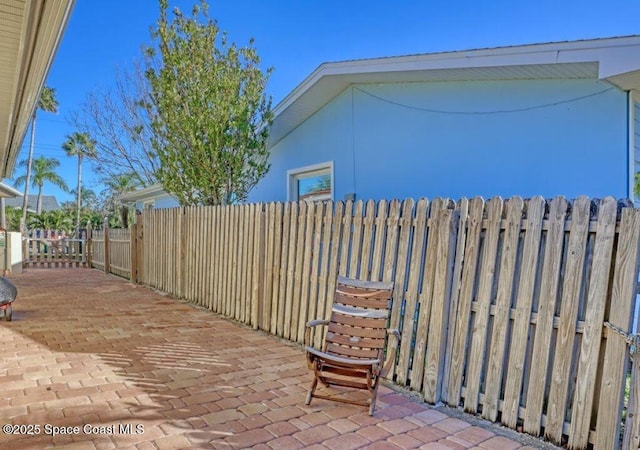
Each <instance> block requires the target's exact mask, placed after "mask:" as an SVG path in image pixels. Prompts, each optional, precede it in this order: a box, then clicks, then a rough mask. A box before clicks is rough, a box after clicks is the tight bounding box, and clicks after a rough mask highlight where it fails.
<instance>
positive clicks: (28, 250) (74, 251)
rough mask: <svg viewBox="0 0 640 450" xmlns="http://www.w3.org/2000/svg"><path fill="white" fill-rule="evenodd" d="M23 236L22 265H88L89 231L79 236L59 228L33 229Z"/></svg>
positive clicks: (71, 266)
mask: <svg viewBox="0 0 640 450" xmlns="http://www.w3.org/2000/svg"><path fill="white" fill-rule="evenodd" d="M25 233H26V234H25V235H24V236H23V239H24V246H23V253H24V254H23V257H22V266H23V267H24V268H26V269H28V268H43V269H55V268H74V267H88V263H89V245H90V244H89V243H88V239H87V232H86V231H85V230H81V231H80V234H79V235H78V236H76V235H73V234H72V235H69V234H67V233H65V232H63V231H58V230H43V229H32V230H27V231H26V232H25Z"/></svg>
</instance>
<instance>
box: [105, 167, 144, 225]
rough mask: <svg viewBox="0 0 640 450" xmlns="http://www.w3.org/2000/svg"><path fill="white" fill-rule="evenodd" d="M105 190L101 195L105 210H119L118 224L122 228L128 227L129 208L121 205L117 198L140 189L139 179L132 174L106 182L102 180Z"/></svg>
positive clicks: (123, 174)
mask: <svg viewBox="0 0 640 450" xmlns="http://www.w3.org/2000/svg"><path fill="white" fill-rule="evenodd" d="M104 184H105V185H106V189H105V190H104V191H102V195H103V196H104V197H105V198H106V203H107V205H106V206H107V209H108V210H111V211H114V212H115V210H117V209H119V210H120V221H121V222H120V224H121V226H122V228H128V227H129V208H128V207H127V205H125V204H122V203H121V202H120V200H118V197H120V196H121V195H123V194H125V193H127V192H131V191H133V190H134V189H136V188H138V187H140V179H139V178H138V176H136V174H134V173H122V174H119V175H116V176H114V177H112V178H109V179H108V180H104Z"/></svg>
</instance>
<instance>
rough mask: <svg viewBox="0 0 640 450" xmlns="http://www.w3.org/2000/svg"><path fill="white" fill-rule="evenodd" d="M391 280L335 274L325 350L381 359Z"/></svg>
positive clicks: (354, 356) (351, 356)
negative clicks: (334, 288)
mask: <svg viewBox="0 0 640 450" xmlns="http://www.w3.org/2000/svg"><path fill="white" fill-rule="evenodd" d="M392 289H393V283H383V282H373V281H356V280H350V279H348V278H344V277H338V281H337V287H336V294H335V298H334V301H333V308H332V311H331V318H330V319H329V327H328V329H327V336H326V339H325V345H326V348H325V349H324V351H325V352H327V353H330V354H333V355H337V356H343V357H349V358H363V359H376V358H378V359H382V352H383V349H384V345H385V342H386V334H387V319H388V317H389V307H390V305H389V303H390V300H391V293H392Z"/></svg>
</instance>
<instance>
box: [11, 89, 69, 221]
mask: <svg viewBox="0 0 640 450" xmlns="http://www.w3.org/2000/svg"><path fill="white" fill-rule="evenodd" d="M39 110H42V111H47V112H52V113H57V112H58V100H56V90H55V89H54V88H51V87H48V86H45V87H43V88H42V91H40V98H39V99H38V106H37V107H36V109H35V110H34V111H33V118H32V119H31V141H30V143H29V157H28V159H27V164H26V166H27V175H26V179H25V180H24V198H23V199H22V222H23V223H25V224H26V223H27V206H28V201H29V185H30V184H31V169H32V167H31V166H32V164H33V146H34V142H35V138H36V115H37V113H38V111H39ZM3 206H4V205H3Z"/></svg>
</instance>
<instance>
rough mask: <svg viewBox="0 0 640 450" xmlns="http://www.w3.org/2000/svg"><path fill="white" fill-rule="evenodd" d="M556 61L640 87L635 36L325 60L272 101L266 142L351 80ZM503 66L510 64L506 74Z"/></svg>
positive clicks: (497, 70)
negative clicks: (268, 133)
mask: <svg viewBox="0 0 640 450" xmlns="http://www.w3.org/2000/svg"><path fill="white" fill-rule="evenodd" d="M561 65H564V66H567V65H571V66H575V67H577V66H578V65H582V66H581V71H582V72H581V73H582V75H581V77H583V78H586V77H587V76H588V77H590V78H594V79H603V80H606V81H609V82H611V83H612V84H614V85H615V86H617V87H618V88H620V89H622V90H632V89H639V90H640V36H623V37H612V38H598V39H589V40H579V41H563V42H551V43H541V44H527V45H518V46H508V47H496V48H483V49H475V50H459V51H451V52H438V53H425V54H415V55H404V56H388V57H379V58H367V59H355V60H346V61H337V62H325V63H322V64H320V65H319V66H318V67H317V68H316V69H315V70H314V71H313V72H311V74H309V75H308V76H307V77H306V78H305V79H304V80H303V81H302V82H301V83H300V84H299V85H298V86H296V87H295V88H294V89H293V90H292V91H291V92H290V93H289V94H288V95H287V96H286V97H285V98H284V99H283V100H282V101H281V102H280V103H278V105H276V106H275V108H274V109H273V113H274V119H273V125H272V128H271V137H270V141H269V145H270V146H273V145H275V144H276V143H277V142H279V141H280V140H281V139H282V138H284V137H285V136H286V135H287V134H289V133H290V132H291V131H293V130H294V129H295V128H297V126H299V125H300V124H301V123H302V122H304V121H305V120H306V119H307V118H309V117H310V116H311V115H313V114H314V113H315V112H316V111H318V110H319V109H320V108H322V107H323V106H324V105H326V104H327V103H329V101H331V100H332V99H333V98H335V97H336V96H337V95H339V94H340V93H341V92H342V91H344V90H345V89H346V88H347V87H348V86H350V85H352V84H355V83H376V82H394V81H396V82H398V81H419V80H420V77H421V75H426V74H427V73H430V74H434V73H437V74H438V75H437V76H439V77H441V78H442V79H443V80H446V79H447V76H453V75H455V76H457V78H455V79H460V75H461V74H462V73H463V72H466V75H465V76H467V77H468V80H469V81H471V80H474V79H485V78H482V77H499V79H518V78H525V79H531V78H532V76H533V77H534V78H535V77H536V74H535V71H533V72H532V71H531V68H535V67H538V68H539V72H540V73H541V72H542V69H541V68H543V67H544V68H546V67H554V66H555V67H558V68H559V67H560V66H561ZM504 67H509V68H510V69H511V70H509V74H508V75H505V74H504V71H503V70H502V69H503V68H504ZM469 69H475V70H472V71H470V70H469ZM587 74H588V75H587ZM394 77H395V78H397V79H396V80H394ZM474 77H476V78H474ZM538 77H539V78H541V79H542V78H549V77H548V76H542V75H538ZM438 81H440V80H438Z"/></svg>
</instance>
